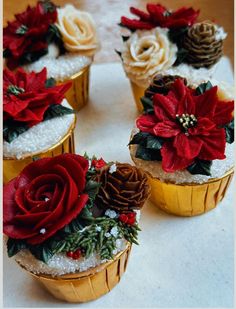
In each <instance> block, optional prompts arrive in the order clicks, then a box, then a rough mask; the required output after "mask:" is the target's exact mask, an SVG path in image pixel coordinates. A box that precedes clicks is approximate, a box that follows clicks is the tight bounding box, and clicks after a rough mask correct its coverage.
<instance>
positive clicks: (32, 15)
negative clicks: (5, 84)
mask: <svg viewBox="0 0 236 309" xmlns="http://www.w3.org/2000/svg"><path fill="white" fill-rule="evenodd" d="M98 46H99V43H98V38H97V33H96V26H95V23H94V20H93V18H92V16H91V15H90V14H89V13H87V12H83V11H80V10H78V9H76V8H75V7H74V6H73V5H70V4H67V5H65V6H64V7H62V8H58V7H56V6H55V5H54V4H53V3H52V2H50V1H38V2H37V5H36V6H35V7H30V6H28V8H27V10H26V11H25V12H23V13H21V14H17V15H15V20H14V21H12V22H8V25H7V26H6V27H5V28H4V29H3V48H4V57H5V58H6V65H7V67H8V68H9V69H11V70H14V69H15V68H17V67H18V66H23V67H24V69H25V70H27V71H29V72H31V71H35V72H40V71H41V70H42V69H43V68H44V67H46V68H47V70H48V78H50V77H52V78H54V79H55V80H56V81H57V83H58V84H60V83H63V82H65V81H68V80H71V81H72V87H71V88H70V89H69V90H68V92H67V93H66V98H67V100H68V102H69V103H70V104H71V105H72V107H73V108H74V109H75V110H79V109H80V108H81V107H82V106H83V105H84V104H86V102H87V100H88V88H89V68H90V65H91V63H92V61H93V56H94V54H95V52H96V50H97V49H98Z"/></svg>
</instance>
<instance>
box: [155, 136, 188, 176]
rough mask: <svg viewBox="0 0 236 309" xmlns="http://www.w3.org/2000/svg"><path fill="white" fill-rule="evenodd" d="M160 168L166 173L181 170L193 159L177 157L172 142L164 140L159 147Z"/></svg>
mask: <svg viewBox="0 0 236 309" xmlns="http://www.w3.org/2000/svg"><path fill="white" fill-rule="evenodd" d="M161 155H162V168H163V170H164V171H165V172H167V173H173V172H175V171H177V170H183V169H185V168H186V167H188V166H189V165H191V164H192V163H193V160H189V159H186V158H182V157H179V156H178V155H177V152H176V149H175V148H174V147H173V145H172V142H171V141H170V142H165V143H164V145H163V146H162V148H161Z"/></svg>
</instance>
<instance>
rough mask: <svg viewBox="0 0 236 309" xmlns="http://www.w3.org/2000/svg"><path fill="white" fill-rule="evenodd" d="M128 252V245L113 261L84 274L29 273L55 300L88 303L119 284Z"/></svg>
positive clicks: (129, 246) (124, 269)
mask: <svg viewBox="0 0 236 309" xmlns="http://www.w3.org/2000/svg"><path fill="white" fill-rule="evenodd" d="M130 251H131V245H130V244H128V245H127V247H126V249H125V250H124V251H121V252H120V253H118V254H117V255H116V256H115V257H114V259H113V260H110V261H108V262H106V263H103V264H101V265H99V266H97V267H93V268H90V269H88V270H87V271H84V272H77V273H74V274H68V275H62V276H58V277H52V276H49V275H36V274H33V273H31V272H29V273H30V274H31V275H32V276H33V277H34V278H35V279H36V280H38V281H40V282H41V283H42V284H43V286H44V287H45V288H46V289H47V290H48V291H49V292H50V293H51V294H52V295H53V296H54V297H55V298H57V299H60V300H63V301H67V302H69V303H82V302H88V301H91V300H95V299H97V298H99V297H101V296H102V295H104V294H106V293H108V292H110V291H111V290H112V289H113V288H114V287H115V286H116V285H117V284H118V283H119V281H120V279H121V277H122V275H123V274H124V272H125V271H126V267H127V263H128V259H129V255H130ZM21 267H22V266H21ZM23 268H24V267H23ZM24 269H25V268H24Z"/></svg>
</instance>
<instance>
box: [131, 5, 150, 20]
mask: <svg viewBox="0 0 236 309" xmlns="http://www.w3.org/2000/svg"><path fill="white" fill-rule="evenodd" d="M130 12H131V13H132V14H134V15H137V16H138V17H140V19H141V20H143V21H150V16H149V14H147V13H145V12H143V11H141V10H139V9H137V8H134V7H133V6H131V8H130Z"/></svg>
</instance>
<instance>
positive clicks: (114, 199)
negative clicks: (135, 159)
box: [95, 163, 150, 213]
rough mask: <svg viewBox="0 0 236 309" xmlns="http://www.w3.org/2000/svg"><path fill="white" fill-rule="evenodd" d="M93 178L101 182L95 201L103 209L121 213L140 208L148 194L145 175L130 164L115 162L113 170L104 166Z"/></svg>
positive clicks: (148, 189)
mask: <svg viewBox="0 0 236 309" xmlns="http://www.w3.org/2000/svg"><path fill="white" fill-rule="evenodd" d="M95 180H96V181H98V182H100V183H101V187H100V189H99V192H98V194H97V197H96V201H95V203H96V204H97V205H98V206H99V207H101V208H103V209H108V208H109V209H113V210H116V211H119V212H123V213H124V212H129V211H132V210H134V209H141V208H142V207H143V205H144V203H145V201H146V199H147V198H148V196H149V194H150V187H149V185H148V178H147V175H146V174H145V173H144V172H143V171H142V170H140V169H138V168H136V167H135V166H132V165H130V164H125V163H124V164H122V163H116V171H114V172H112V171H110V167H109V166H106V167H104V168H102V169H101V170H100V171H99V174H98V175H97V176H96V179H95Z"/></svg>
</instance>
